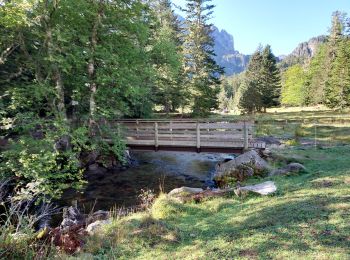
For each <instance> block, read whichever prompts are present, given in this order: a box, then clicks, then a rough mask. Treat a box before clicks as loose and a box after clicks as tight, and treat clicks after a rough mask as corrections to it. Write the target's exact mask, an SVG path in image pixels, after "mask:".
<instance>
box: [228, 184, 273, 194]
mask: <svg viewBox="0 0 350 260" xmlns="http://www.w3.org/2000/svg"><path fill="white" fill-rule="evenodd" d="M276 190H277V187H276V185H275V183H274V182H273V181H267V182H263V183H260V184H256V185H249V186H244V187H238V188H236V189H235V194H236V195H237V196H242V195H245V194H248V193H249V192H253V193H258V194H260V195H268V194H271V193H274V192H275V191H276Z"/></svg>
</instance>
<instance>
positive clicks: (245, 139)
mask: <svg viewBox="0 0 350 260" xmlns="http://www.w3.org/2000/svg"><path fill="white" fill-rule="evenodd" d="M243 139H244V141H243V142H244V144H243V149H244V150H248V128H247V124H246V121H244V125H243Z"/></svg>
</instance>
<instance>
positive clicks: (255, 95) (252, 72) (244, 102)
mask: <svg viewBox="0 0 350 260" xmlns="http://www.w3.org/2000/svg"><path fill="white" fill-rule="evenodd" d="M262 69H263V57H262V55H261V47H260V46H259V48H258V49H257V50H256V51H255V52H254V53H253V55H252V57H251V58H250V61H249V64H248V68H247V70H246V73H245V83H244V85H243V88H242V96H241V99H240V102H239V107H240V108H241V109H242V110H243V111H245V112H247V113H253V112H255V111H261V109H262V107H263V104H262V98H261V95H260V93H259V90H260V89H262V88H263V85H262V84H263V82H262Z"/></svg>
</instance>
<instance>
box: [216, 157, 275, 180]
mask: <svg viewBox="0 0 350 260" xmlns="http://www.w3.org/2000/svg"><path fill="white" fill-rule="evenodd" d="M268 170H269V165H268V163H267V162H266V161H265V160H264V159H262V158H261V157H260V156H259V154H258V153H257V152H256V151H254V150H252V151H249V152H246V153H244V154H242V155H240V156H238V157H237V158H235V159H233V160H231V161H228V162H224V163H218V165H217V168H216V172H215V175H214V180H215V181H216V183H217V184H218V186H220V187H223V186H225V185H227V183H228V182H229V181H230V180H231V179H233V180H235V181H243V180H245V179H246V178H248V177H250V176H256V175H259V176H261V175H264V174H265V173H266V172H267V171H268Z"/></svg>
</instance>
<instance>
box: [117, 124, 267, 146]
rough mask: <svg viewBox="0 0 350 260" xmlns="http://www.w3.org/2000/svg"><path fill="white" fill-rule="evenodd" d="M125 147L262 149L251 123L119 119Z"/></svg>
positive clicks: (262, 144)
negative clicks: (254, 137)
mask: <svg viewBox="0 0 350 260" xmlns="http://www.w3.org/2000/svg"><path fill="white" fill-rule="evenodd" d="M117 124H118V125H119V126H120V128H121V131H122V134H123V136H124V138H125V140H126V143H127V145H129V146H133V145H134V146H154V147H155V148H157V147H161V146H177V147H196V148H197V149H200V148H202V147H207V148H210V147H216V148H228V147H235V148H242V149H247V148H249V147H254V148H265V144H264V143H262V142H260V143H259V142H254V139H253V126H254V123H252V122H244V121H239V122H237V121H236V122H228V121H218V120H205V121H199V120H198V121H194V120H141V119H139V120H120V121H117Z"/></svg>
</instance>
